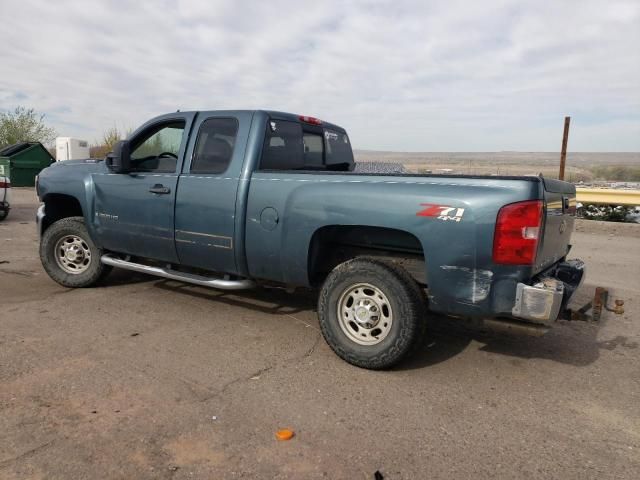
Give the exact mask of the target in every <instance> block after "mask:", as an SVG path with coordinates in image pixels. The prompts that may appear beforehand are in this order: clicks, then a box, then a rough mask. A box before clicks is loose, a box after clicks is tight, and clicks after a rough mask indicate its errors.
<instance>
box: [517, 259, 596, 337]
mask: <svg viewBox="0 0 640 480" xmlns="http://www.w3.org/2000/svg"><path fill="white" fill-rule="evenodd" d="M584 278H585V265H584V262H583V261H582V260H569V261H565V262H560V263H558V264H556V265H555V266H554V267H553V268H552V269H550V270H549V271H547V272H545V273H544V274H543V275H541V276H540V277H539V278H538V279H537V280H536V281H535V283H534V284H533V285H527V284H525V283H518V284H517V287H516V299H515V303H514V305H513V309H512V311H511V314H512V315H513V316H514V317H515V318H518V319H522V320H526V321H528V322H533V323H539V324H543V325H550V324H551V323H553V322H555V321H556V320H557V319H558V316H559V315H560V312H561V311H563V310H564V308H566V305H567V304H568V303H569V300H570V299H571V296H572V295H573V293H574V292H575V291H576V290H577V289H578V287H579V286H580V285H581V284H582V282H583V281H584Z"/></svg>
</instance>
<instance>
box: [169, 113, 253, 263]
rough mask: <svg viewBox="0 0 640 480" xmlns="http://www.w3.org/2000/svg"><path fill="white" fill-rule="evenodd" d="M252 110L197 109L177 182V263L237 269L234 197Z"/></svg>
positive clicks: (236, 191)
mask: <svg viewBox="0 0 640 480" xmlns="http://www.w3.org/2000/svg"><path fill="white" fill-rule="evenodd" d="M252 115H253V114H252V112H242V111H241V112H223V111H218V112H200V113H199V114H198V117H197V119H196V121H195V123H194V125H193V129H192V133H191V139H190V141H189V147H188V149H187V155H186V160H185V163H184V166H183V169H182V174H181V176H180V180H179V182H178V190H177V197H176V208H175V241H176V249H177V252H178V257H179V260H180V263H181V264H183V265H188V266H191V267H197V268H203V269H206V270H213V271H218V272H225V273H235V272H237V269H236V262H235V250H236V248H237V247H238V241H237V240H238V239H236V232H235V226H234V225H235V217H236V195H237V193H238V184H239V181H240V174H241V171H242V166H243V160H244V157H245V150H246V147H247V138H248V135H249V129H250V127H251V119H252Z"/></svg>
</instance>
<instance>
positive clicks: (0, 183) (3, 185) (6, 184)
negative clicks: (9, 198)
mask: <svg viewBox="0 0 640 480" xmlns="http://www.w3.org/2000/svg"><path fill="white" fill-rule="evenodd" d="M0 188H11V182H5V181H4V180H0Z"/></svg>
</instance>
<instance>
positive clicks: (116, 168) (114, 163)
mask: <svg viewBox="0 0 640 480" xmlns="http://www.w3.org/2000/svg"><path fill="white" fill-rule="evenodd" d="M129 154H130V152H129V142H128V141H127V140H121V141H119V142H117V143H116V144H115V145H114V146H113V151H112V152H109V153H108V154H107V158H106V159H105V162H106V164H107V168H109V170H111V171H112V172H113V173H127V172H128V171H129V170H130V167H131V157H130V155H129Z"/></svg>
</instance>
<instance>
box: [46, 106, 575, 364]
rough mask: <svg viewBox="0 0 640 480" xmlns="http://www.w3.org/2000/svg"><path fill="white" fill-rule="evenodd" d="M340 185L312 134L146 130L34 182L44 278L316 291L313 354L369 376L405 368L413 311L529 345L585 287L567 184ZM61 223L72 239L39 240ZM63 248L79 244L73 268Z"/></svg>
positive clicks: (329, 149)
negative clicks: (316, 346) (319, 343)
mask: <svg viewBox="0 0 640 480" xmlns="http://www.w3.org/2000/svg"><path fill="white" fill-rule="evenodd" d="M160 136H161V137H162V138H160V139H158V138H159V137H160ZM154 149H155V150H154ZM352 169H353V154H352V153H351V147H350V141H349V139H348V136H347V134H346V132H345V131H344V130H343V129H342V128H341V127H338V126H336V125H333V124H330V123H326V122H320V121H318V120H317V119H314V118H310V117H303V116H296V115H291V114H285V113H281V112H265V111H224V112H178V113H175V114H169V115H165V116H161V117H158V118H156V119H153V120H151V121H150V122H148V123H147V124H145V125H143V126H142V127H140V129H138V130H137V131H136V132H134V133H133V134H132V135H131V137H130V139H129V140H127V141H124V142H122V143H121V144H119V145H118V146H117V148H116V149H115V150H114V154H113V155H111V156H110V157H109V158H107V160H106V161H105V162H102V161H100V162H99V161H95V160H87V161H77V162H60V163H58V164H56V165H54V166H52V167H49V168H48V169H46V170H45V171H43V172H42V174H41V175H40V178H39V182H38V194H39V196H40V198H41V199H42V201H43V203H44V204H43V207H42V208H41V210H40V212H39V219H40V225H41V231H42V235H43V242H42V246H41V256H42V257H43V264H44V265H45V268H46V269H47V271H48V272H49V274H50V275H51V276H52V277H53V278H54V279H55V280H57V281H59V282H60V283H62V284H64V285H68V286H86V285H90V284H93V283H95V282H96V281H98V279H99V278H101V277H102V276H103V273H104V270H105V269H106V267H108V266H118V267H123V268H130V269H136V270H140V271H147V272H148V273H151V274H155V275H160V276H169V277H170V278H181V279H183V280H184V281H192V282H194V283H198V282H199V283H200V284H207V285H211V286H216V287H218V288H247V287H250V286H253V285H256V284H260V283H277V284H281V285H284V286H286V287H288V288H293V287H297V286H305V287H317V288H320V289H321V291H320V303H319V315H320V322H321V327H322V328H323V333H324V334H325V338H327V341H328V342H329V343H330V345H331V346H332V348H334V350H335V351H336V353H338V355H340V356H341V357H342V358H344V359H346V360H347V361H349V362H351V363H354V364H356V365H359V366H364V367H368V368H384V367H388V366H390V365H392V364H394V363H396V362H397V361H399V360H400V359H402V358H404V356H405V355H406V354H407V353H408V352H409V350H410V349H411V346H412V345H414V344H415V343H416V342H417V341H418V340H416V339H417V338H419V336H420V335H419V332H420V331H421V328H422V325H423V323H424V316H425V315H426V311H427V309H428V310H429V311H432V312H437V313H441V314H446V315H451V316H457V317H472V318H492V319H498V320H499V321H505V322H513V321H514V320H515V321H517V322H528V323H531V324H532V325H537V326H538V327H539V328H541V329H543V328H547V327H548V326H550V325H551V323H552V322H554V321H555V320H556V318H557V317H558V314H559V312H560V310H561V309H562V308H563V306H564V305H565V304H566V302H567V301H568V299H569V297H570V295H571V293H572V292H573V290H574V289H575V288H576V286H577V285H578V284H579V283H580V282H581V281H582V279H583V272H584V266H583V264H582V263H581V262H575V261H574V262H566V261H565V258H566V255H567V253H568V252H569V249H570V235H571V232H572V230H573V221H574V217H575V205H576V203H575V188H574V187H573V185H571V184H568V183H565V182H560V181H557V180H550V179H544V178H542V177H504V176H503V177H494V176H465V175H448V176H442V175H410V174H397V175H384V174H371V173H354V172H352V171H351V170H352ZM69 218H75V219H76V220H74V221H75V222H76V223H82V228H83V229H84V232H86V233H83V232H76V233H77V234H76V235H73V234H69V233H68V232H69V231H71V230H73V228H71V227H69V226H68V225H67V227H66V229H62V233H60V232H57V231H56V230H55V229H54V230H53V233H51V232H52V231H51V230H50V229H51V228H52V226H53V225H55V224H56V223H57V222H60V221H62V220H65V219H67V220H66V223H67V224H68V223H69V222H70V221H69V220H68V219H69ZM74 225H76V224H74ZM47 232H49V233H47ZM65 232H67V233H66V236H67V237H69V238H72V237H77V239H79V240H78V242H79V243H78V242H76V240H71V241H70V242H71V243H69V244H68V248H69V249H71V250H69V252H70V253H69V255H68V256H69V258H71V259H72V260H69V258H67V256H66V255H67V250H68V249H67V250H65V243H64V241H63V242H62V243H61V244H60V238H66V237H65ZM49 236H52V238H51V239H49V238H48V237H49ZM73 242H76V243H77V245H76V244H74V243H73ZM83 242H84V245H85V246H86V248H85V247H84V246H83ZM74 245H75V246H74ZM89 256H91V258H93V256H97V257H98V258H100V259H101V261H99V262H98V261H96V262H95V263H91V262H92V261H93V260H90V261H89V262H88V263H87V261H86V259H87V258H88V257H89ZM78 258H79V259H80V260H77V259H78ZM79 261H80V263H78V262H79ZM65 262H66V263H65ZM74 262H75V263H78V268H77V270H78V271H75V270H74V269H75V268H76V267H75V266H74V265H75V263H74ZM85 264H86V265H85ZM65 266H66V267H67V270H65V268H64V267H65ZM145 268H146V270H145ZM365 272H368V273H367V274H366V275H365ZM367 275H368V276H367ZM376 278H378V279H379V281H378V283H372V282H373V280H372V279H376ZM345 279H346V280H345ZM401 299H402V300H401ZM407 309H408V310H407ZM405 310H407V311H405ZM385 312H386V313H385ZM398 312H400V313H398ZM385 316H386V317H385ZM385 318H386V319H387V321H386V322H385ZM404 337H407V338H404Z"/></svg>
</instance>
